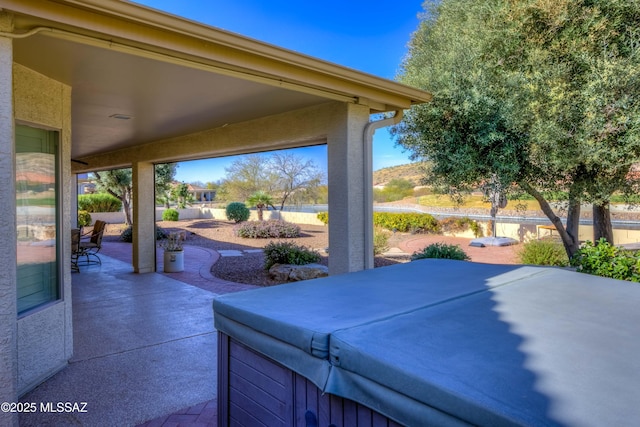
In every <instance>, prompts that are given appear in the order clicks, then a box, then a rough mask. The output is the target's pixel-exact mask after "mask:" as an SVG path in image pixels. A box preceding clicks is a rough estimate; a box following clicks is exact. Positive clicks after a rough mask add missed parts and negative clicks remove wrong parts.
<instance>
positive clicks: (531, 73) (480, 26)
mask: <svg viewBox="0 0 640 427" xmlns="http://www.w3.org/2000/svg"><path fill="white" fill-rule="evenodd" d="M425 5H426V6H427V8H428V9H427V13H426V14H425V15H424V17H423V20H422V22H421V24H420V27H419V29H418V30H417V32H416V33H415V34H414V36H413V39H412V42H411V45H410V52H409V55H408V57H407V59H406V61H405V63H404V65H403V70H402V72H401V75H400V79H401V80H402V81H404V82H405V83H409V84H412V85H417V86H419V87H422V88H425V89H427V90H429V91H431V92H432V93H433V94H434V100H433V102H431V103H429V104H425V105H422V106H419V107H418V108H415V109H412V110H411V111H410V112H409V113H408V114H406V115H405V119H404V120H403V122H402V123H401V124H400V125H399V126H398V127H397V128H396V129H395V133H396V135H397V137H398V142H399V144H401V145H402V146H404V147H406V148H408V149H410V150H411V151H412V152H413V153H414V156H415V157H416V158H427V159H429V160H431V163H430V164H431V165H432V167H431V170H430V174H429V182H431V183H433V184H436V185H438V186H440V187H441V189H443V190H445V191H447V192H449V193H451V194H453V195H460V194H462V193H464V192H465V191H468V190H470V189H473V188H477V187H478V186H481V185H487V184H488V183H495V185H497V186H499V187H500V188H506V189H509V188H511V189H514V188H516V189H517V190H520V191H521V190H524V191H525V192H527V193H529V194H531V195H532V196H533V197H534V198H535V199H536V200H537V201H538V202H539V204H540V206H541V208H542V210H543V211H544V212H545V214H546V215H547V216H548V217H549V219H550V220H551V221H552V223H553V224H554V225H555V227H556V229H557V230H558V232H559V234H560V236H561V237H562V240H563V243H564V245H565V249H566V250H567V253H568V254H569V256H572V255H573V253H575V251H576V250H577V249H578V247H579V241H578V222H579V218H580V205H581V203H582V202H585V201H588V202H592V203H594V206H596V208H595V209H594V212H596V213H603V212H604V214H602V215H598V218H600V219H601V221H600V222H599V223H598V224H599V225H600V227H599V228H598V227H596V230H597V231H596V236H598V235H604V236H606V237H608V238H611V235H610V233H608V232H607V231H606V230H607V228H606V224H607V222H608V224H609V226H610V219H609V218H608V216H607V215H606V212H608V203H609V200H610V197H611V195H612V194H613V193H614V192H616V191H621V192H630V191H631V190H632V188H633V182H631V181H630V178H629V173H628V172H629V170H630V167H631V165H632V164H633V163H634V162H637V161H638V158H639V156H640V138H639V133H640V126H639V125H638V124H639V117H640V104H639V100H638V96H637V94H638V93H639V88H640V67H639V64H640V61H639V60H640V58H639V52H640V50H639V49H640V32H638V31H637V28H636V27H637V22H639V19H640V3H638V2H624V1H617V0H614V1H605V0H593V1H570V0H557V1H553V2H550V1H547V0H485V1H482V2H478V1H472V0H442V1H441V2H437V3H436V2H433V3H425ZM558 190H563V191H565V192H566V193H567V194H568V202H567V208H566V209H567V212H566V214H567V223H566V226H565V225H564V224H563V223H562V221H561V219H560V217H559V213H556V212H555V211H554V209H552V207H551V205H550V203H549V201H548V197H547V195H548V194H549V192H551V191H558Z"/></svg>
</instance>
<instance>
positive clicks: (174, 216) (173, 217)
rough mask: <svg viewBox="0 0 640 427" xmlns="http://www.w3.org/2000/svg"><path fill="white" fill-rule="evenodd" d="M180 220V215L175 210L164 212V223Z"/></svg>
mask: <svg viewBox="0 0 640 427" xmlns="http://www.w3.org/2000/svg"><path fill="white" fill-rule="evenodd" d="M178 218H180V213H179V212H178V211H177V210H175V209H167V210H165V211H164V212H162V220H163V221H177V220H178Z"/></svg>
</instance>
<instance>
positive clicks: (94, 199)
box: [78, 193, 122, 212]
mask: <svg viewBox="0 0 640 427" xmlns="http://www.w3.org/2000/svg"><path fill="white" fill-rule="evenodd" d="M78 210H81V211H87V212H120V211H121V210H122V201H120V199H118V198H117V197H114V196H112V195H111V194H107V193H96V194H80V195H79V196H78Z"/></svg>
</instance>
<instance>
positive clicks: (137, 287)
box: [20, 244, 252, 426]
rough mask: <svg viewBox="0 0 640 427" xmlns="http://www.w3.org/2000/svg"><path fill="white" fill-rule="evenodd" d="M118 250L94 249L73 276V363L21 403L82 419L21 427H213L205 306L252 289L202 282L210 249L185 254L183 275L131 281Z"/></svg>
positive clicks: (209, 317)
mask: <svg viewBox="0 0 640 427" xmlns="http://www.w3.org/2000/svg"><path fill="white" fill-rule="evenodd" d="M126 250H129V251H130V245H122V246H111V244H108V245H103V252H101V259H102V265H96V266H88V267H82V268H81V272H80V273H74V274H73V298H72V300H73V328H74V331H73V336H74V354H73V357H72V358H71V360H70V361H69V364H68V365H67V367H66V368H64V369H63V370H62V371H60V372H59V373H58V374H56V375H54V376H53V377H51V378H50V379H48V380H47V381H45V382H44V383H42V384H41V385H40V386H38V387H36V388H35V389H34V390H32V391H31V392H29V393H27V394H26V395H25V396H23V397H22V399H21V401H22V402H36V403H37V404H38V406H39V404H40V402H53V403H54V404H56V403H58V402H71V403H78V404H82V403H83V402H86V408H85V409H86V412H79V413H78V412H76V413H51V412H49V413H43V412H39V411H38V412H36V413H28V414H21V415H20V425H21V426H135V425H140V424H142V425H147V426H152V425H153V426H177V425H181V426H185V425H186V426H190V425H191V426H196V425H198V426H204V425H209V426H212V425H215V421H216V411H215V407H216V406H215V398H216V363H217V358H216V345H217V343H216V331H215V329H214V327H213V312H212V309H211V303H212V300H213V297H214V296H215V294H219V293H226V292H233V291H238V290H244V289H250V288H252V286H248V285H238V284H233V283H230V282H224V281H220V280H217V279H216V278H214V277H211V276H210V275H209V276H208V277H207V272H208V268H204V269H203V268H202V266H203V265H204V264H208V266H209V267H210V266H211V264H212V263H213V261H214V260H215V256H216V253H215V251H210V250H202V248H196V247H185V260H187V261H186V262H185V273H173V275H174V276H175V278H172V276H171V275H170V274H161V273H149V274H134V273H133V269H132V267H131V264H130V262H126V258H127V254H126ZM122 251H125V252H124V253H122ZM107 254H109V255H112V256H107ZM128 255H129V259H130V253H129V254H128ZM203 276H204V277H203ZM176 279H179V280H176ZM189 281H191V282H193V283H192V284H188V282H189ZM193 285H195V286H193Z"/></svg>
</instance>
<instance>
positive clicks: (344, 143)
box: [327, 104, 369, 275]
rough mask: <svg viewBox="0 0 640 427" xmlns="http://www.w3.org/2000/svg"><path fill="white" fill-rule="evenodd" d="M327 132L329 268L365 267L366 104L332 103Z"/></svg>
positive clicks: (332, 270) (338, 270) (340, 270)
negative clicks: (364, 141) (364, 137)
mask: <svg viewBox="0 0 640 427" xmlns="http://www.w3.org/2000/svg"><path fill="white" fill-rule="evenodd" d="M335 108H336V111H335V114H334V117H333V118H332V121H331V125H330V131H329V133H328V135H327V161H328V168H327V169H328V173H329V272H330V274H332V275H333V274H341V273H347V272H352V271H360V270H364V269H365V259H366V254H365V242H364V235H365V234H364V233H365V225H364V224H365V217H364V215H365V210H364V188H363V185H364V170H365V161H366V159H365V151H364V145H363V135H364V128H365V126H366V124H367V123H368V122H369V107H368V106H365V105H356V104H336V107H335Z"/></svg>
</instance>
